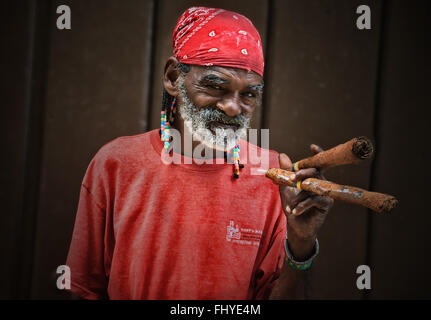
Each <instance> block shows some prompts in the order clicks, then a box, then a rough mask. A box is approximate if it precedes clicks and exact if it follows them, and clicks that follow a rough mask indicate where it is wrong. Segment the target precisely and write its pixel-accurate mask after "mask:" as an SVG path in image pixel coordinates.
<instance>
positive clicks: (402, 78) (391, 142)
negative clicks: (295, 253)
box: [369, 1, 431, 299]
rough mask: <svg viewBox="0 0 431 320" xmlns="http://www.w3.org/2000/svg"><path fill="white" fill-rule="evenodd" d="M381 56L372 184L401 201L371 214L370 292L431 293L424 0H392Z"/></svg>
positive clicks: (378, 295)
mask: <svg viewBox="0 0 431 320" xmlns="http://www.w3.org/2000/svg"><path fill="white" fill-rule="evenodd" d="M387 4H388V5H387V10H385V14H386V17H385V21H386V23H385V32H384V35H385V36H384V39H383V40H384V47H383V56H382V71H381V72H382V74H381V79H382V82H381V95H380V96H381V99H380V101H379V102H380V104H379V106H380V107H379V116H378V119H379V122H378V125H377V127H376V128H377V132H378V145H377V147H378V154H377V158H376V170H375V172H376V174H375V176H374V177H373V181H374V183H373V187H374V188H375V189H376V190H380V191H381V192H386V193H389V194H393V195H395V196H396V197H397V198H398V199H399V201H400V203H399V207H398V208H396V209H395V210H394V211H393V212H392V213H391V214H390V215H381V216H380V215H379V216H373V218H372V224H371V226H372V229H371V232H372V233H371V244H372V245H371V259H370V268H371V272H372V290H371V292H370V294H369V298H372V299H430V298H431V294H430V291H429V288H430V286H431V275H430V272H429V265H430V262H431V259H430V256H429V253H430V252H431V243H430V241H429V240H428V237H429V232H430V229H431V216H430V214H429V211H428V210H429V209H428V208H427V207H426V206H425V201H426V200H427V198H428V197H429V196H428V195H427V193H428V190H429V187H428V186H427V184H426V182H425V179H426V178H425V176H424V175H425V174H426V172H428V171H429V170H428V164H427V163H426V162H425V152H426V151H427V149H428V146H429V143H427V142H426V140H425V137H426V133H425V130H426V128H427V126H428V123H427V121H426V120H427V119H426V117H425V116H424V115H425V110H426V107H427V106H426V105H425V99H424V93H425V92H426V90H427V89H426V88H425V84H426V83H427V82H426V80H425V72H424V70H425V52H424V51H425V48H424V45H425V13H426V12H427V10H426V8H425V1H423V2H422V1H415V2H411V1H388V3H387Z"/></svg>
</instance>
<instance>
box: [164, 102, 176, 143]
mask: <svg viewBox="0 0 431 320" xmlns="http://www.w3.org/2000/svg"><path fill="white" fill-rule="evenodd" d="M176 100H177V98H176V97H174V99H173V100H172V103H171V108H170V110H168V111H167V112H165V110H162V112H161V116H160V138H161V140H162V142H163V144H164V148H165V150H168V148H169V143H170V138H171V137H170V135H169V121H168V119H167V117H168V114H169V115H170V116H172V117H173V113H174V109H175V102H176ZM172 117H169V118H172ZM171 121H172V120H171Z"/></svg>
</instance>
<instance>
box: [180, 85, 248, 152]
mask: <svg viewBox="0 0 431 320" xmlns="http://www.w3.org/2000/svg"><path fill="white" fill-rule="evenodd" d="M178 87H179V89H180V90H179V91H180V96H181V99H182V101H183V105H182V106H181V107H180V108H179V114H180V115H181V117H182V118H183V120H184V126H185V127H186V129H188V130H189V132H190V133H192V134H193V138H194V140H197V141H200V142H201V143H202V144H204V145H205V146H207V147H208V148H215V149H217V150H221V151H225V150H231V149H232V148H233V147H234V146H235V145H236V144H237V142H238V140H239V139H244V138H245V137H246V135H247V129H248V128H250V122H251V116H245V115H243V114H240V115H238V116H236V117H234V118H231V117H229V116H228V115H226V114H225V113H224V112H223V111H221V110H219V109H209V108H203V109H201V110H199V109H197V108H196V106H195V105H194V104H193V103H192V102H191V101H190V99H189V97H188V96H187V90H186V88H185V86H184V78H183V77H180V78H179V79H178ZM213 121H221V122H224V123H229V124H238V125H239V127H238V129H235V130H233V129H225V128H215V134H214V133H213V132H212V131H211V130H210V123H211V122H213Z"/></svg>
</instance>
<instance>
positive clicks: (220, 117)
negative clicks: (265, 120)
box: [199, 108, 250, 127]
mask: <svg viewBox="0 0 431 320" xmlns="http://www.w3.org/2000/svg"><path fill="white" fill-rule="evenodd" d="M199 113H200V114H201V116H202V118H203V119H204V120H205V121H207V123H208V122H222V123H225V124H230V125H236V126H238V127H243V126H244V125H246V124H247V122H248V120H249V118H250V117H247V116H245V115H243V114H239V115H236V116H235V117H229V116H228V115H227V114H226V113H224V112H223V111H221V110H220V109H218V108H205V109H201V110H199Z"/></svg>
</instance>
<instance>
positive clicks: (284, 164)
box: [278, 153, 292, 171]
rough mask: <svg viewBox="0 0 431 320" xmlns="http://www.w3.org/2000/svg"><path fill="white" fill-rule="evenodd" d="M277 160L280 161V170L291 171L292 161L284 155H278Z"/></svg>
mask: <svg viewBox="0 0 431 320" xmlns="http://www.w3.org/2000/svg"><path fill="white" fill-rule="evenodd" d="M278 160H279V161H280V169H284V170H289V171H291V170H292V161H290V158H289V157H288V156H287V154H285V153H280V154H279V155H278Z"/></svg>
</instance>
